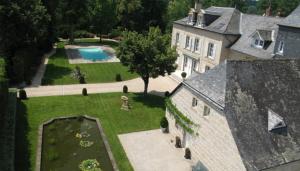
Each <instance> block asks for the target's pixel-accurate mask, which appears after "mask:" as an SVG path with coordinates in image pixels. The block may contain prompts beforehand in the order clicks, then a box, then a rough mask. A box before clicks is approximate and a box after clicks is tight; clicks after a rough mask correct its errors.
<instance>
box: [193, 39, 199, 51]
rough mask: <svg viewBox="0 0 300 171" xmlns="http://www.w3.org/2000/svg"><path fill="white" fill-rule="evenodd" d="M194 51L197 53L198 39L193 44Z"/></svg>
mask: <svg viewBox="0 0 300 171" xmlns="http://www.w3.org/2000/svg"><path fill="white" fill-rule="evenodd" d="M194 51H196V52H198V51H199V39H197V38H196V39H195V44H194Z"/></svg>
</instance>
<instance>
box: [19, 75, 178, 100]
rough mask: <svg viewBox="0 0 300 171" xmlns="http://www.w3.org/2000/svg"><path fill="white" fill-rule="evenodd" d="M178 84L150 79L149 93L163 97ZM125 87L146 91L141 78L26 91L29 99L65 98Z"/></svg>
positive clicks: (33, 88)
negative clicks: (42, 97) (84, 89)
mask: <svg viewBox="0 0 300 171" xmlns="http://www.w3.org/2000/svg"><path fill="white" fill-rule="evenodd" d="M178 84H179V83H178V82H176V81H174V80H173V79H171V78H170V77H168V76H166V77H158V78H156V79H150V82H149V88H148V90H149V91H148V92H149V93H152V94H156V95H163V94H164V93H165V92H166V91H169V92H171V91H172V90H174V89H175V88H176V86H177V85H178ZM124 85H127V86H128V91H129V92H143V91H144V82H143V80H142V79H141V78H136V79H133V80H128V81H122V82H115V83H98V84H72V85H55V86H36V87H28V88H25V90H26V92H27V96H28V97H39V96H63V95H75V94H81V93H82V89H83V88H86V89H87V91H88V93H89V94H92V93H107V92H122V91H123V86H124Z"/></svg>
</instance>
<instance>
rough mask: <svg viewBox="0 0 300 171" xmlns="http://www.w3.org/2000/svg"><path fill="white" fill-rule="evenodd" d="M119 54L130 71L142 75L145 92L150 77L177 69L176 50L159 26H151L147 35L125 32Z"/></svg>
mask: <svg viewBox="0 0 300 171" xmlns="http://www.w3.org/2000/svg"><path fill="white" fill-rule="evenodd" d="M117 56H118V58H119V59H120V60H121V62H122V63H123V64H124V65H126V66H129V69H130V71H132V72H136V73H138V74H139V75H140V76H141V78H142V79H143V81H144V85H145V87H144V94H147V91H148V84H149V78H150V77H151V78H156V77H158V76H159V75H161V76H164V75H165V74H166V73H167V74H171V73H172V72H173V71H175V69H176V64H175V61H176V59H177V53H176V50H175V49H174V48H171V46H170V37H169V36H168V35H163V34H162V33H161V31H160V29H159V28H157V27H156V28H154V27H151V28H150V29H149V32H148V33H147V34H146V35H143V34H139V33H137V32H130V31H126V32H124V34H123V40H122V41H121V42H120V44H119V47H118V50H117Z"/></svg>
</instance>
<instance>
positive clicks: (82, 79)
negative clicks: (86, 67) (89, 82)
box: [79, 75, 86, 84]
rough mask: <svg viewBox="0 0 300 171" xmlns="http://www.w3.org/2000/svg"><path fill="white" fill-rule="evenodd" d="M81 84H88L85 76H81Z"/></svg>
mask: <svg viewBox="0 0 300 171" xmlns="http://www.w3.org/2000/svg"><path fill="white" fill-rule="evenodd" d="M79 83H80V84H85V83H86V82H85V78H84V76H83V75H81V76H80V77H79Z"/></svg>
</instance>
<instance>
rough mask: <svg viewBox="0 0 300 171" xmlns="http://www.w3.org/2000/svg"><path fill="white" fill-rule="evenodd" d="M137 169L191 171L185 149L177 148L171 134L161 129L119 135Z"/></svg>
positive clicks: (137, 170) (144, 170) (143, 170)
mask: <svg viewBox="0 0 300 171" xmlns="http://www.w3.org/2000/svg"><path fill="white" fill-rule="evenodd" d="M118 137H119V139H120V141H121V143H122V145H123V148H124V150H125V152H126V154H127V157H128V159H129V161H130V163H131V165H132V167H133V169H134V170H135V171H191V170H192V168H191V165H192V163H191V161H190V160H187V159H185V158H184V150H183V149H178V148H175V141H174V138H173V142H171V139H172V137H171V135H170V134H163V133H162V132H161V131H160V130H151V131H143V132H134V133H129V134H122V135H118Z"/></svg>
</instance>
